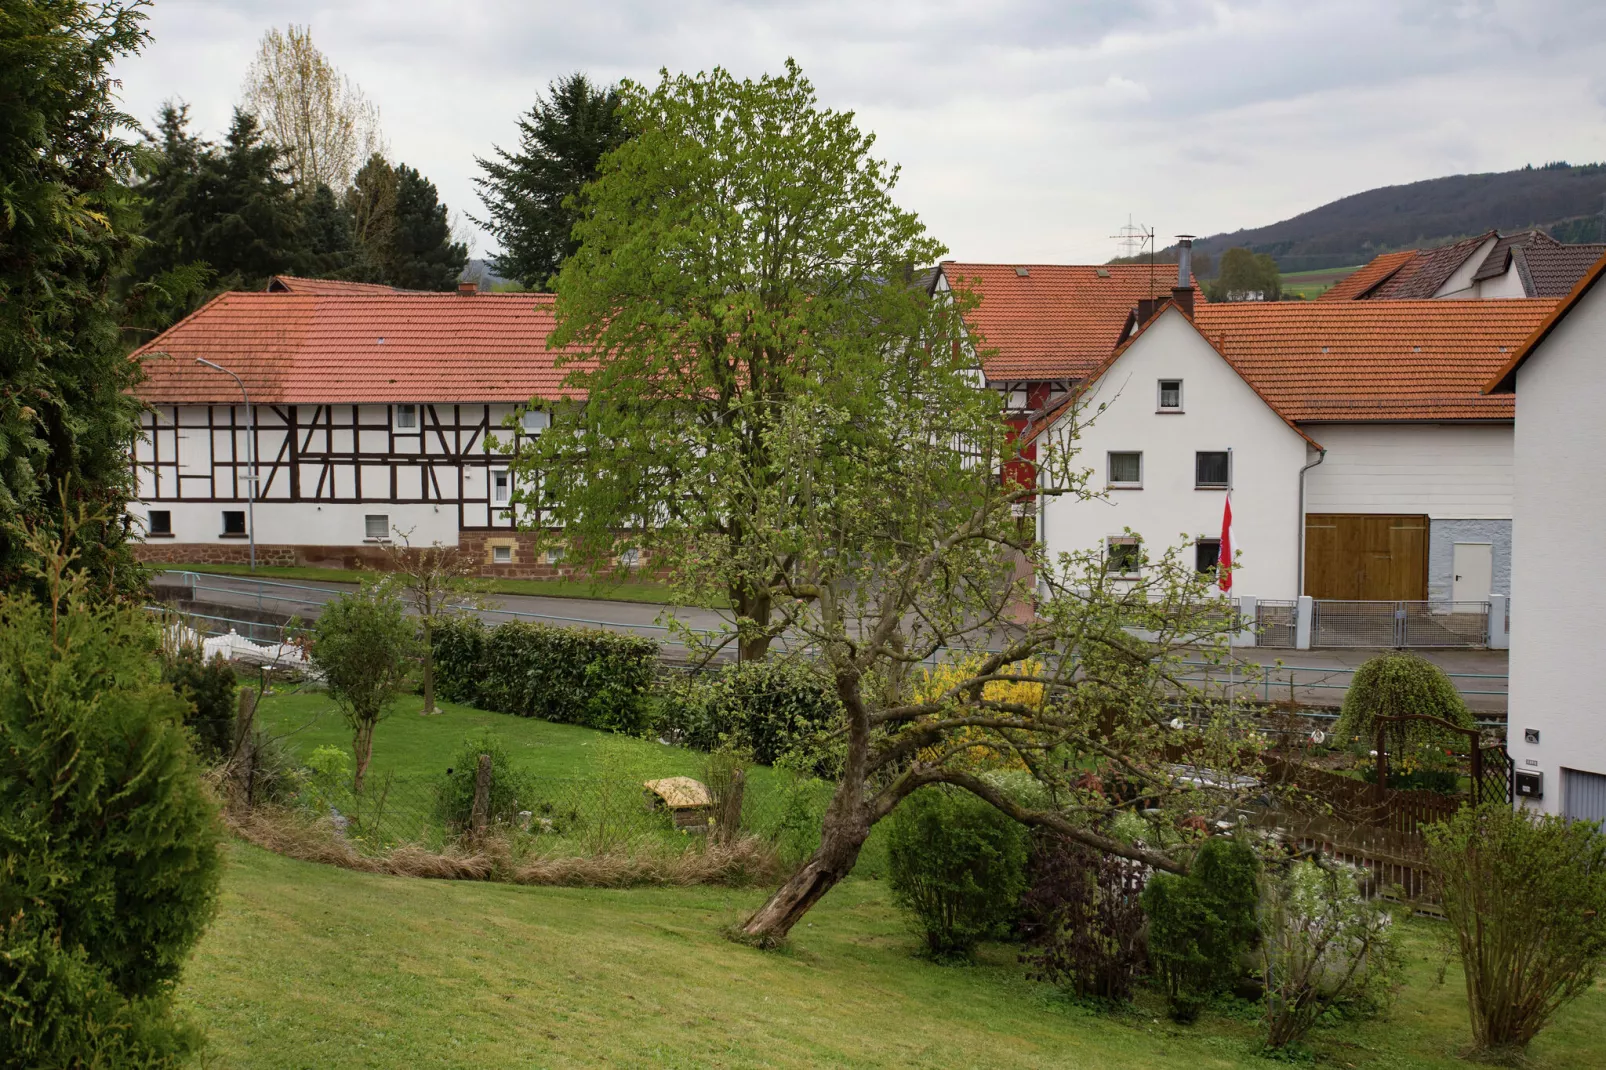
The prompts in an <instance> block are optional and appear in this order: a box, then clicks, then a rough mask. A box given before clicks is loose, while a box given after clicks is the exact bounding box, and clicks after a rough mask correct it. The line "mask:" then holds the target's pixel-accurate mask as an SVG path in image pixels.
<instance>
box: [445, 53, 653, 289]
mask: <svg viewBox="0 0 1606 1070" xmlns="http://www.w3.org/2000/svg"><path fill="white" fill-rule="evenodd" d="M628 136H629V134H628V130H627V128H626V126H625V122H624V117H623V114H622V113H621V112H620V110H619V92H618V90H617V89H615V88H614V87H612V86H601V85H597V84H596V83H594V82H592V81H591V80H590V79H589V78H587V77H586V76H585V75H584V74H583V73H581V72H578V71H577V72H575V73H574V74H571V75H569V76H568V77H566V78H562V79H560V80H558V81H556V82H553V83H552V84H551V85H549V86H548V87H547V94H546V96H539V95H538V96H537V97H536V100H535V104H534V106H533V107H531V108H530V111H529V113H528V114H526V115H525V116H524V117H523V118H521V119H520V120H519V146H518V149H517V150H516V151H513V152H509V151H507V150H505V149H502V148H496V149H495V157H494V158H492V159H488V160H487V159H480V160H479V161H478V162H479V165H480V168H481V170H483V171H484V172H485V176H484V177H483V178H477V179H475V182H476V183H477V184H478V185H479V187H480V198H481V200H483V201H484V202H485V212H486V216H487V218H486V219H485V220H484V221H482V225H483V226H484V227H485V228H486V229H487V230H489V231H490V232H491V235H492V236H493V237H494V238H496V240H497V241H498V242H499V243H500V244H501V246H502V251H501V252H500V253H499V254H497V255H496V256H495V257H493V258H492V260H491V267H492V269H493V270H495V271H496V272H497V273H498V274H500V275H504V276H506V277H508V278H512V279H518V280H519V281H520V282H522V283H523V284H524V285H525V286H528V287H530V288H531V289H545V288H546V286H547V283H548V280H550V279H551V278H552V276H553V275H554V274H556V273H557V270H558V268H560V267H562V266H563V261H564V259H565V258H567V257H569V256H571V255H572V254H573V253H574V251H575V249H576V248H578V244H579V243H578V240H577V239H576V238H575V236H574V224H575V222H576V219H577V218H578V214H579V209H578V207H577V206H576V204H575V203H574V201H573V200H572V199H573V198H575V197H576V196H578V194H579V192H580V189H581V187H582V186H584V185H585V184H586V183H587V182H590V181H591V180H592V179H593V178H595V177H596V174H597V167H598V165H599V164H600V162H601V160H602V157H603V155H604V154H605V153H607V152H608V151H609V150H610V149H613V148H616V147H617V146H618V145H619V144H620V143H622V142H623V141H624V140H625V139H626V138H627V137H628Z"/></svg>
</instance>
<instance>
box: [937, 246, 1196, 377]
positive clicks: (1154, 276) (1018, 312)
mask: <svg viewBox="0 0 1606 1070" xmlns="http://www.w3.org/2000/svg"><path fill="white" fill-rule="evenodd" d="M1020 269H1025V271H1026V274H1025V275H1024V276H1023V275H1021V274H1020V273H1019V271H1020ZM942 273H943V276H944V278H946V279H947V281H948V285H949V286H951V287H953V288H954V289H956V290H960V289H967V290H971V291H973V292H975V293H976V294H978V295H979V297H980V301H979V303H978V305H977V307H976V310H975V311H974V312H973V313H972V314H971V316H970V329H971V331H972V333H973V335H974V336H975V339H976V342H977V346H978V348H980V349H983V350H992V351H993V353H992V355H991V356H989V357H988V358H987V360H986V361H985V370H986V373H987V377H988V378H989V379H994V380H1046V379H1079V378H1082V377H1083V376H1085V375H1087V373H1088V372H1089V371H1091V370H1092V369H1093V368H1095V367H1097V366H1098V364H1099V362H1100V361H1102V360H1103V359H1104V358H1105V357H1108V356H1109V355H1110V350H1112V349H1114V348H1115V346H1116V345H1117V344H1118V343H1119V342H1120V340H1121V331H1122V329H1123V328H1124V327H1125V326H1126V319H1127V316H1128V315H1129V314H1130V313H1131V312H1132V310H1133V309H1134V308H1136V307H1137V303H1138V301H1139V300H1140V299H1142V298H1146V297H1169V296H1171V287H1172V285H1173V284H1174V283H1175V282H1176V280H1177V266H1176V265H1175V264H1155V265H1154V267H1153V268H1152V270H1151V268H1150V267H1149V265H1147V264H1109V265H1104V266H1095V265H1086V266H1083V265H1074V266H1073V265H1065V264H961V263H955V262H954V261H946V262H944V263H943V265H942ZM1194 302H1195V303H1196V304H1203V303H1204V295H1203V294H1201V293H1198V292H1197V286H1196V287H1195V294H1194Z"/></svg>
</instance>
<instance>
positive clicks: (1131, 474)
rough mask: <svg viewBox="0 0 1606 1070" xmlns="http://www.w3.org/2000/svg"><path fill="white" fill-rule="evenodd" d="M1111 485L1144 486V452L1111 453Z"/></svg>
mask: <svg viewBox="0 0 1606 1070" xmlns="http://www.w3.org/2000/svg"><path fill="white" fill-rule="evenodd" d="M1109 483H1110V486H1112V487H1141V486H1143V454H1142V453H1139V452H1128V453H1117V452H1113V451H1112V452H1111V453H1110V478H1109Z"/></svg>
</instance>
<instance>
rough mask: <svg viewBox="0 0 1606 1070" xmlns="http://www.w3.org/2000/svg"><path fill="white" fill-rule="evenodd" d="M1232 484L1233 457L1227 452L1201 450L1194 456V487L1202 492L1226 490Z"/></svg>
mask: <svg viewBox="0 0 1606 1070" xmlns="http://www.w3.org/2000/svg"><path fill="white" fill-rule="evenodd" d="M1231 483H1232V457H1231V454H1229V453H1227V452H1226V451H1225V450H1219V451H1218V450H1200V451H1199V452H1198V453H1196V454H1194V455H1193V485H1194V486H1195V487H1198V488H1200V489H1202V490H1225V489H1226V488H1227V487H1229V486H1231Z"/></svg>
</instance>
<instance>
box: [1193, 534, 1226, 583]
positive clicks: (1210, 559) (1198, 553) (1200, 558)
mask: <svg viewBox="0 0 1606 1070" xmlns="http://www.w3.org/2000/svg"><path fill="white" fill-rule="evenodd" d="M1220 563H1221V540H1220V539H1200V540H1199V541H1198V542H1196V543H1194V544H1193V567H1194V568H1196V569H1198V570H1199V571H1200V572H1208V573H1211V574H1212V575H1213V574H1214V573H1215V571H1216V566H1217V565H1219V564H1220Z"/></svg>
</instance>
